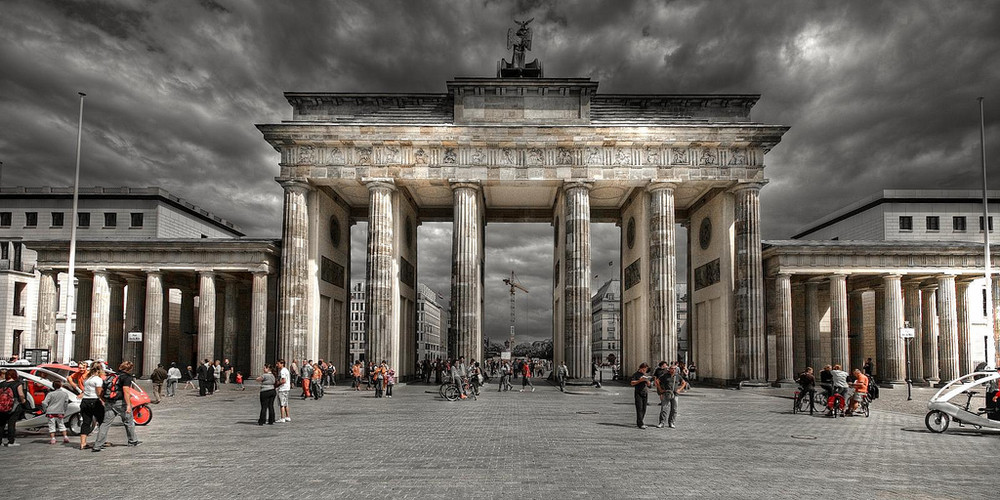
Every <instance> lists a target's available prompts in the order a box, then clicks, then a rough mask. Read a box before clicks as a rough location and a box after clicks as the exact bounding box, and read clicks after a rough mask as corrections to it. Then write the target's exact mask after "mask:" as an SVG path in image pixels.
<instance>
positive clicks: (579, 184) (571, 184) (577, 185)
mask: <svg viewBox="0 0 1000 500" xmlns="http://www.w3.org/2000/svg"><path fill="white" fill-rule="evenodd" d="M593 187H594V182H593V181H585V180H568V181H563V191H569V190H570V189H586V190H587V191H590V190H591V189H593Z"/></svg>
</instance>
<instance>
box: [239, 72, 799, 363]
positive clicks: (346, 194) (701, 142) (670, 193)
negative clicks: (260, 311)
mask: <svg viewBox="0 0 1000 500" xmlns="http://www.w3.org/2000/svg"><path fill="white" fill-rule="evenodd" d="M504 63H505V64H506V62H504ZM509 73H510V72H509V71H505V72H503V75H507V74H509ZM531 74H537V75H538V76H531V75H530V74H527V73H525V74H518V75H515V76H501V72H500V71H498V75H497V77H496V78H456V79H454V80H452V81H449V82H447V92H445V93H439V94H418V93H411V94H407V93H402V94H376V93H322V92H311V93H301V92H290V93H286V94H285V97H286V98H287V99H288V102H289V104H291V106H292V117H291V120H288V121H282V122H281V123H276V124H266V125H258V128H259V129H260V131H261V132H262V133H263V135H264V138H265V140H267V141H268V143H269V144H271V145H272V146H273V147H274V148H275V149H276V150H277V151H279V152H280V153H281V162H280V175H279V176H278V177H277V179H276V180H277V181H278V182H279V183H280V184H281V185H282V186H283V187H284V226H283V230H282V250H281V278H280V283H279V292H278V318H279V319H278V344H279V345H278V356H279V357H284V358H286V359H289V360H291V359H293V358H294V359H302V358H311V359H318V358H324V359H332V360H334V362H335V363H339V364H340V366H343V365H344V363H345V361H346V356H347V348H346V345H347V336H348V321H349V319H348V314H347V310H348V304H349V292H348V288H349V286H348V282H349V276H350V262H351V252H352V251H358V250H356V249H351V248H350V230H349V228H350V226H351V224H352V223H354V222H355V221H359V220H367V222H368V238H367V246H366V248H365V249H363V251H365V252H366V269H365V278H366V283H367V287H366V289H367V295H366V311H367V315H368V321H367V325H366V333H367V352H366V359H370V360H376V361H378V360H382V359H385V360H388V361H389V363H390V364H391V365H392V366H394V367H396V368H397V371H398V372H399V373H401V374H402V375H403V376H404V377H405V376H407V375H412V374H413V373H414V371H415V366H416V362H417V359H416V344H417V340H416V310H415V304H416V291H415V288H416V283H417V273H418V269H417V252H418V249H417V238H416V231H417V226H418V225H419V224H421V223H422V222H424V221H451V222H452V224H453V233H452V234H453V236H452V262H453V263H452V271H451V329H452V330H453V334H454V335H455V336H457V338H454V339H451V341H450V344H451V345H453V346H454V351H455V352H453V353H451V354H453V355H454V356H456V357H457V356H460V355H462V356H465V357H466V359H469V358H475V359H477V360H478V359H482V355H483V290H484V275H483V274H484V273H483V270H484V255H485V254H484V247H485V227H486V224H488V223H490V222H494V221H499V222H543V223H548V224H551V226H552V228H553V229H552V230H553V235H554V239H555V251H554V253H553V256H552V270H553V271H552V281H553V295H552V308H553V325H552V328H553V348H554V357H555V360H554V361H555V362H556V363H559V362H561V361H563V360H565V361H566V363H567V365H568V367H569V370H570V373H571V375H572V376H574V377H585V376H589V375H590V363H591V359H592V358H591V302H590V300H591V292H592V283H591V276H592V273H591V266H590V262H591V252H590V246H591V236H590V226H591V223H594V222H614V223H616V224H618V225H620V227H621V228H622V230H621V242H620V248H621V262H622V277H621V278H622V290H623V291H622V311H623V314H622V325H621V326H622V367H623V370H634V369H635V368H636V367H637V366H638V364H639V363H641V362H644V361H645V362H650V363H653V362H656V361H659V360H672V359H676V358H677V312H676V310H677V303H676V302H677V299H676V297H677V292H678V282H679V280H678V272H679V271H678V269H677V265H676V255H677V252H678V249H677V245H676V243H675V227H676V224H683V225H684V226H685V227H687V228H688V229H689V232H690V235H691V237H690V238H689V244H688V247H687V248H686V249H680V251H683V252H686V253H687V255H688V259H687V262H688V269H683V270H680V272H684V273H685V275H686V277H687V279H686V280H684V281H686V282H687V284H688V290H687V291H688V294H689V301H690V302H689V304H690V307H691V309H690V311H691V312H692V315H691V321H690V322H691V325H692V326H691V332H690V334H691V339H692V354H693V358H692V359H693V361H695V362H697V364H698V373H699V375H700V376H702V377H705V378H709V379H714V380H719V381H736V380H739V381H761V382H763V381H765V379H766V377H767V374H766V369H767V357H766V356H767V355H766V341H765V322H764V295H763V294H764V283H763V274H762V262H761V243H760V225H759V219H760V211H759V201H758V200H759V193H760V190H761V188H762V187H763V186H764V185H765V183H766V178H765V175H764V156H765V154H766V153H767V152H768V151H770V150H771V148H773V147H774V146H775V145H776V144H778V142H779V141H780V139H781V136H782V134H784V132H785V131H786V130H787V127H783V126H775V125H765V124H760V123H756V122H753V121H752V120H751V117H750V111H751V109H752V107H753V106H754V104H755V103H756V102H757V99H758V98H759V96H758V95H747V94H738V95H714V94H713V95H694V94H691V95H688V94H684V95H660V94H641V95H639V94H601V93H599V92H598V82H596V81H592V80H591V79H589V78H544V77H542V76H541V70H540V66H539V67H538V71H537V72H532V73H531Z"/></svg>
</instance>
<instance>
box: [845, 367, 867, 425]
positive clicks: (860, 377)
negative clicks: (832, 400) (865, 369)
mask: <svg viewBox="0 0 1000 500" xmlns="http://www.w3.org/2000/svg"><path fill="white" fill-rule="evenodd" d="M853 374H854V384H853V386H854V395H853V396H851V404H850V406H849V407H848V408H847V414H848V415H851V414H853V413H854V410H856V409H858V405H859V404H861V398H862V396H864V395H865V394H868V377H867V376H865V374H864V373H861V370H859V369H857V368H855V369H854V372H853Z"/></svg>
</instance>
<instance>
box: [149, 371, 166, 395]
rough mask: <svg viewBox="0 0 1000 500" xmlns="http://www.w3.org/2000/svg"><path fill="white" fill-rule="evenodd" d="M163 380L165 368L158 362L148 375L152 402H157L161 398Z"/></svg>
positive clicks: (164, 378)
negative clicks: (151, 388)
mask: <svg viewBox="0 0 1000 500" xmlns="http://www.w3.org/2000/svg"><path fill="white" fill-rule="evenodd" d="M165 380H167V370H166V369H165V368H163V364H162V363H159V364H157V365H156V369H155V370H153V373H152V374H150V375H149V381H150V382H152V383H153V398H154V401H153V403H156V404H159V403H160V399H162V398H163V382H164V381H165Z"/></svg>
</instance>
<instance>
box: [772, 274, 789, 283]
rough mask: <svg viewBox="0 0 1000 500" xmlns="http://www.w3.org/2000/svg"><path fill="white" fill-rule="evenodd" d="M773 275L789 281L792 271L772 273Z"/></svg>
mask: <svg viewBox="0 0 1000 500" xmlns="http://www.w3.org/2000/svg"><path fill="white" fill-rule="evenodd" d="M774 277H775V278H777V279H782V280H789V281H791V279H792V273H788V272H779V273H778V274H775V275H774Z"/></svg>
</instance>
